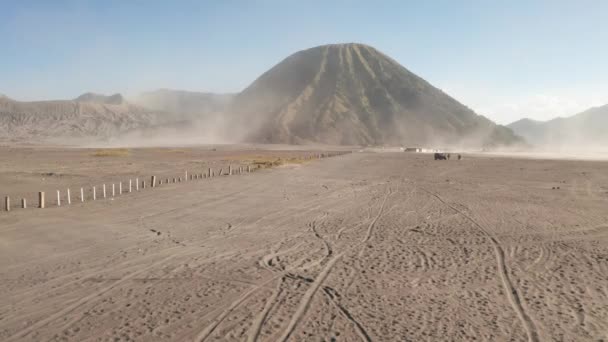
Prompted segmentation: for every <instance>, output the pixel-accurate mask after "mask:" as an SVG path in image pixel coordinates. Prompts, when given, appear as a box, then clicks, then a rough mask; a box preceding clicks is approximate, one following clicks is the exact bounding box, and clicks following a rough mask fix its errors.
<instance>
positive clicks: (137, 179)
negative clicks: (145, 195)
mask: <svg viewBox="0 0 608 342" xmlns="http://www.w3.org/2000/svg"><path fill="white" fill-rule="evenodd" d="M135 191H139V178H135Z"/></svg>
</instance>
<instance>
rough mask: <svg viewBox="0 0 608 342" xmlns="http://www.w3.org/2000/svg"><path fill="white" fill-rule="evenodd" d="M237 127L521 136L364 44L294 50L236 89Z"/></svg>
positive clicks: (393, 137) (312, 136)
mask: <svg viewBox="0 0 608 342" xmlns="http://www.w3.org/2000/svg"><path fill="white" fill-rule="evenodd" d="M231 112H232V115H234V117H235V118H236V120H235V123H234V125H233V127H232V128H233V130H235V131H236V130H237V129H238V128H240V132H241V133H242V134H244V135H245V136H246V139H247V140H251V141H256V142H271V143H298V144H300V143H309V142H320V143H327V144H349V145H360V144H363V145H365V144H373V145H379V144H417V145H428V144H433V145H447V144H463V145H468V146H488V145H500V144H511V143H515V142H519V141H520V139H519V138H518V137H516V136H515V135H514V134H513V132H511V130H509V129H508V128H505V127H502V126H497V125H495V124H494V123H492V122H491V121H490V120H488V119H486V118H485V117H483V116H479V115H477V114H475V113H474V112H473V111H472V110H470V109H469V108H467V107H465V106H464V105H462V104H460V103H459V102H457V101H456V100H454V99H453V98H451V97H450V96H448V95H447V94H445V93H443V92H442V91H441V90H439V89H437V88H435V87H433V86H432V85H430V84H429V83H428V82H426V81H425V80H423V79H422V78H420V77H418V76H416V75H415V74H413V73H411V72H410V71H408V70H407V69H405V68H404V67H402V66H401V65H399V64H398V63H397V62H395V61H394V60H392V59H391V58H389V57H387V56H385V55H384V54H382V53H380V52H379V51H377V50H376V49H374V48H372V47H369V46H366V45H361V44H337V45H325V46H320V47H316V48H311V49H308V50H303V51H300V52H297V53H295V54H293V55H291V56H289V57H287V58H286V59H285V60H283V61H282V62H280V63H279V64H277V65H276V66H275V67H273V68H272V69H270V70H269V71H267V72H266V73H264V74H263V75H262V76H260V77H259V78H258V79H257V80H256V81H255V82H254V83H253V84H251V85H250V86H249V87H248V88H247V89H245V90H244V91H243V92H241V93H240V94H239V95H237V96H236V98H235V101H234V105H233V107H232V111H231Z"/></svg>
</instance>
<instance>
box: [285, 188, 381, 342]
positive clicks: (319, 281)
mask: <svg viewBox="0 0 608 342" xmlns="http://www.w3.org/2000/svg"><path fill="white" fill-rule="evenodd" d="M390 194H391V190H390V188H389V189H388V191H387V193H386V195H385V196H384V200H383V201H382V205H381V206H380V209H379V210H378V214H377V215H376V217H375V218H374V220H373V221H372V222H370V224H369V226H368V227H367V232H366V234H365V237H364V238H363V239H362V240H361V242H359V243H358V244H357V245H356V246H353V248H354V247H359V246H361V245H364V244H366V243H367V242H368V241H369V240H370V238H371V236H372V233H373V231H374V227H375V225H376V222H377V221H378V219H380V217H381V216H382V214H383V212H384V205H385V204H386V200H387V199H388V196H389V195H390ZM349 250H350V249H347V250H345V251H344V252H342V253H339V254H337V255H336V256H335V257H333V259H331V260H330V261H329V262H327V264H325V267H324V268H323V270H322V271H321V273H319V275H318V276H317V277H316V278H315V281H314V282H313V283H312V284H311V286H310V288H308V290H307V291H306V293H305V294H304V297H302V300H301V301H300V305H299V306H298V308H297V310H296V312H295V313H294V314H293V316H291V319H290V321H289V324H288V325H287V329H285V332H284V333H283V334H282V335H281V337H280V338H279V339H278V341H283V342H285V341H287V340H288V339H289V337H291V334H292V333H293V331H294V330H295V328H296V326H297V325H298V324H299V323H300V321H301V320H302V317H303V316H304V314H306V311H308V307H309V306H310V303H311V301H312V298H313V297H314V295H315V293H317V291H318V290H319V288H320V287H321V285H323V282H324V281H325V279H326V278H327V276H328V275H329V273H330V272H331V270H332V268H333V267H334V265H335V264H336V263H337V262H338V260H340V259H341V258H342V256H344V254H345V253H346V252H348V251H349ZM351 322H353V324H355V325H356V324H357V323H355V322H354V321H351Z"/></svg>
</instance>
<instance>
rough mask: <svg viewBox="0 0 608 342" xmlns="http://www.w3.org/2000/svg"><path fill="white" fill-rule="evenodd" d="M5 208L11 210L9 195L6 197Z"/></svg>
mask: <svg viewBox="0 0 608 342" xmlns="http://www.w3.org/2000/svg"><path fill="white" fill-rule="evenodd" d="M4 210H6V211H11V198H10V197H8V196H6V197H4Z"/></svg>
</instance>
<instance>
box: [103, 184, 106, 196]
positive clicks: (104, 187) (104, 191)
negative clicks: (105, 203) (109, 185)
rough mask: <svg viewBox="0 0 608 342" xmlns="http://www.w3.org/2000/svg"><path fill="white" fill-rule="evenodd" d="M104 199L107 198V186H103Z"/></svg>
mask: <svg viewBox="0 0 608 342" xmlns="http://www.w3.org/2000/svg"><path fill="white" fill-rule="evenodd" d="M103 198H106V185H105V184H104V185H103Z"/></svg>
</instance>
